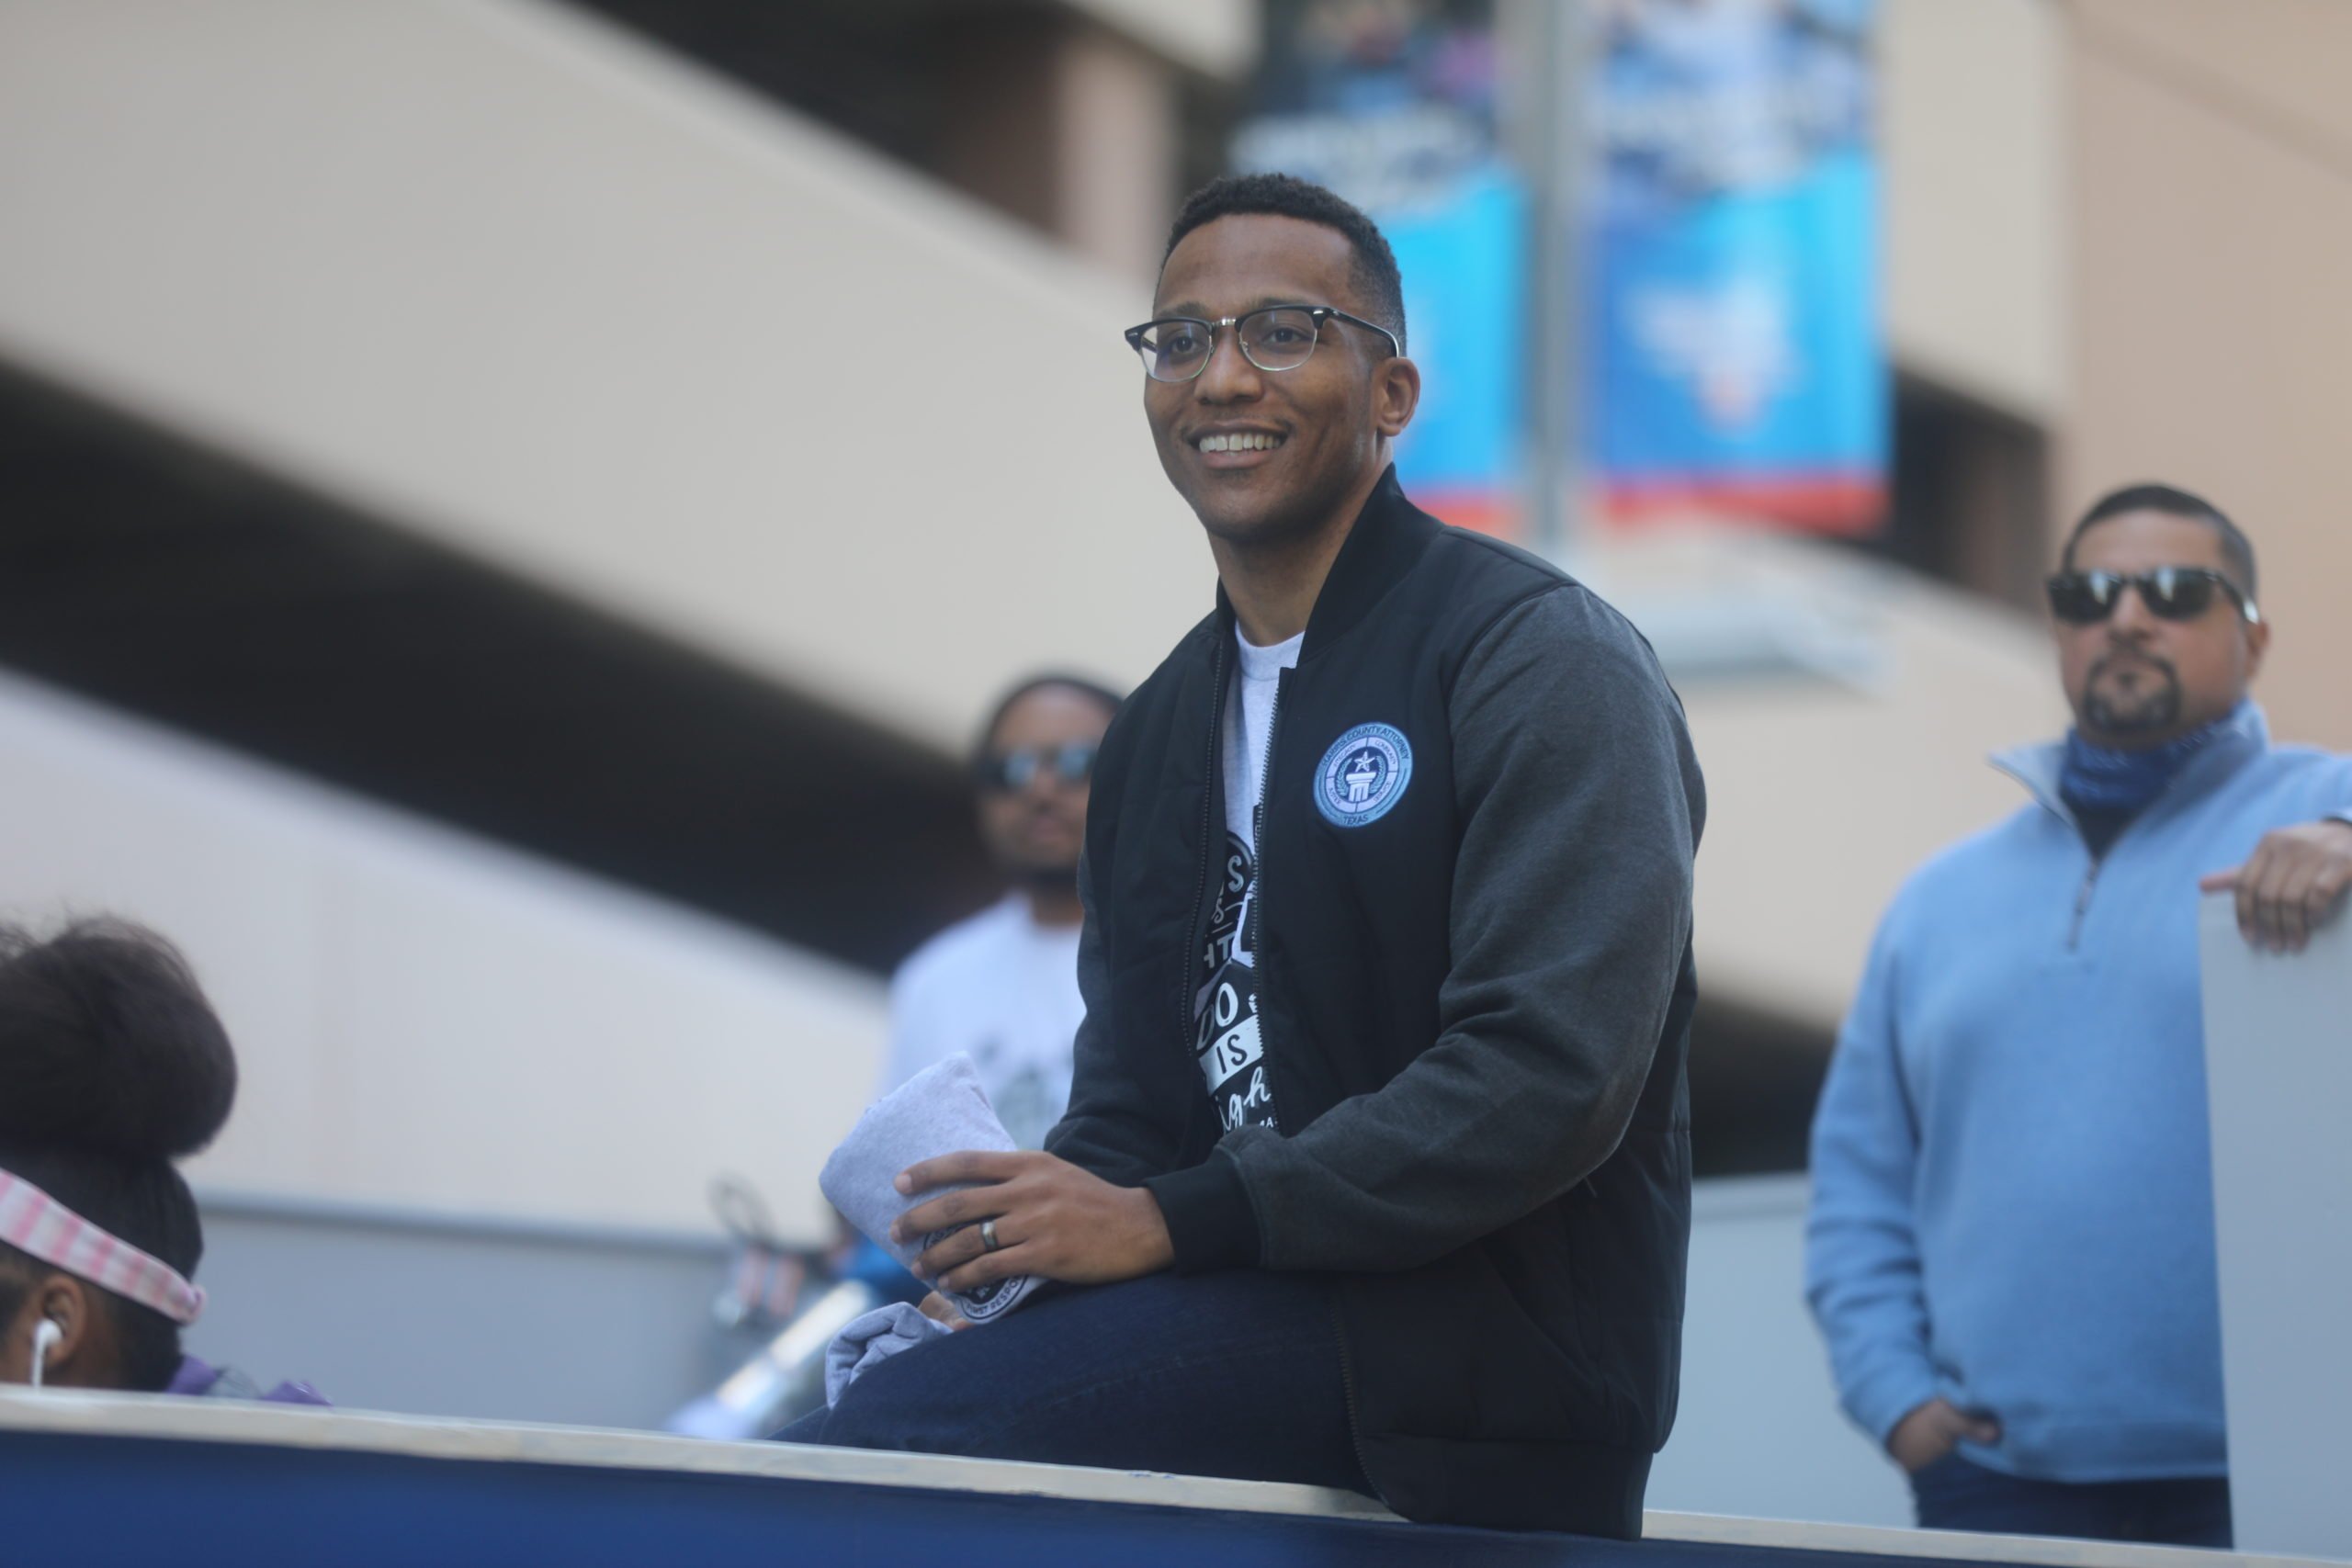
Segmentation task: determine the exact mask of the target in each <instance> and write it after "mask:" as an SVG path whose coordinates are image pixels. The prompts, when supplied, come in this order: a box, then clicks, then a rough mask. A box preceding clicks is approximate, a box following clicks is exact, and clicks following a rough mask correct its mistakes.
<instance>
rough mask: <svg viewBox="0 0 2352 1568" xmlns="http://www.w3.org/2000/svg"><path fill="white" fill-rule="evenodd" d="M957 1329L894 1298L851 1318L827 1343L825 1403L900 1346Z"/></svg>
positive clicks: (829, 1403) (838, 1399) (836, 1399)
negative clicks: (892, 1300) (831, 1340)
mask: <svg viewBox="0 0 2352 1568" xmlns="http://www.w3.org/2000/svg"><path fill="white" fill-rule="evenodd" d="M954 1332H955V1330H954V1329H952V1328H949V1327H948V1326H947V1325H945V1324H944V1323H941V1322H939V1321H937V1320H936V1319H933V1318H928V1317H925V1316H923V1314H922V1308H920V1307H917V1306H915V1305H913V1304H912V1303H908V1302H892V1303H890V1304H889V1305H888V1306H878V1307H876V1308H875V1309H874V1310H873V1311H872V1312H869V1313H867V1314H865V1315H864V1316H863V1317H855V1318H852V1319H851V1320H850V1322H849V1325H848V1326H847V1327H845V1328H843V1329H842V1331H841V1332H840V1333H839V1334H836V1335H834V1336H833V1342H832V1343H831V1344H830V1345H828V1346H826V1347H825V1407H826V1408H827V1409H829V1410H830V1409H831V1408H832V1407H833V1406H834V1405H836V1404H840V1403H841V1402H842V1390H843V1389H845V1388H847V1387H848V1386H849V1385H850V1384H851V1383H852V1382H855V1381H856V1379H857V1376H858V1374H859V1373H861V1372H863V1371H865V1370H866V1369H867V1368H868V1367H872V1366H876V1365H878V1364H879V1363H881V1362H883V1361H887V1360H888V1359H890V1358H891V1357H893V1356H895V1355H897V1354H898V1353H899V1351H901V1350H911V1349H913V1348H915V1347H916V1346H918V1345H920V1344H922V1342H923V1341H924V1340H926V1339H936V1338H938V1337H940V1336H941V1335H943V1334H952V1333H954Z"/></svg>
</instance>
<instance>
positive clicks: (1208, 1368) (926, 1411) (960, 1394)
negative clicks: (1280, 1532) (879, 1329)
mask: <svg viewBox="0 0 2352 1568" xmlns="http://www.w3.org/2000/svg"><path fill="white" fill-rule="evenodd" d="M1331 1309H1332V1303H1331V1298H1330V1292H1329V1288H1328V1287H1327V1286H1326V1285H1324V1284H1323V1283H1322V1282H1321V1281H1319V1280H1313V1279H1308V1278H1303V1277H1300V1276H1296V1275H1283V1274H1272V1273H1264V1272H1261V1271H1259V1270H1256V1269H1234V1270H1231V1271H1228V1272H1225V1273H1217V1274H1199V1275H1190V1276H1177V1275H1170V1274H1156V1275H1151V1276H1148V1277H1147V1278H1144V1279H1141V1280H1128V1281H1126V1282H1125V1283H1124V1284H1118V1285H1103V1286H1096V1287H1092V1288H1090V1289H1072V1290H1061V1291H1055V1292H1049V1293H1047V1294H1045V1295H1042V1296H1039V1297H1036V1298H1035V1299H1033V1300H1031V1301H1030V1302H1028V1303H1025V1304H1024V1305H1023V1306H1022V1307H1021V1308H1020V1310H1018V1311H1017V1312H1014V1313H1012V1314H1009V1315H1008V1316H1006V1317H1004V1318H1002V1319H1000V1320H999V1321H997V1322H995V1323H990V1324H986V1325H979V1326H977V1327H972V1328H967V1329H964V1330H962V1331H960V1332H958V1333H956V1334H950V1335H944V1336H942V1337H939V1338H937V1339H933V1340H932V1341H930V1342H928V1343H926V1344H923V1345H919V1346H917V1347H915V1348H913V1349H911V1350H907V1351H903V1352H901V1353H900V1354H899V1355H897V1356H894V1357H892V1358H891V1359H888V1360H887V1361H884V1362H882V1363H880V1364H879V1365H877V1366H875V1367H873V1368H870V1369H868V1370H867V1371H865V1373H864V1374H863V1375H862V1376H860V1377H859V1378H858V1380H857V1381H856V1382H854V1383H852V1384H850V1386H849V1387H848V1388H847V1389H845V1390H843V1391H842V1399H841V1403H840V1404H837V1405H835V1406H833V1408H832V1409H831V1410H829V1411H828V1410H820V1411H817V1412H815V1413H814V1414H812V1415H809V1416H804V1417H802V1418H801V1419H800V1420H798V1421H796V1422H794V1423H793V1424H792V1425H791V1426H789V1427H786V1428H785V1429H784V1430H783V1431H781V1432H778V1433H777V1434H776V1438H777V1439H778V1440H779V1441H782V1442H787V1443H822V1444H825V1445H827V1446H829V1447H833V1448H853V1449H899V1450H913V1451H917V1452H922V1453H942V1454H967V1455H971V1456H975V1457H978V1458H983V1459H1012V1460H1039V1461H1047V1462H1050V1463H1054V1464H1091V1465H1101V1466H1104V1467H1106V1468H1109V1469H1114V1470H1159V1471H1170V1472H1175V1473H1177V1474H1181V1475H1219V1476H1229V1477H1232V1478H1234V1479H1237V1480H1242V1481H1293V1482H1303V1483H1310V1484H1313V1485H1317V1486H1339V1487H1346V1488H1349V1489H1351V1490H1353V1491H1357V1492H1369V1491H1370V1490H1371V1487H1370V1484H1369V1483H1367V1482H1366V1481H1365V1479H1364V1475H1363V1469H1362V1467H1361V1466H1360V1465H1359V1464H1358V1462H1357V1461H1356V1454H1355V1441H1354V1438H1353V1437H1352V1436H1351V1432H1350V1429H1349V1424H1348V1404H1347V1392H1346V1388H1345V1385H1344V1384H1343V1382H1342V1381H1341V1374H1340V1338H1339V1330H1338V1327H1337V1325H1336V1324H1335V1322H1334V1320H1333V1317H1332V1310H1331Z"/></svg>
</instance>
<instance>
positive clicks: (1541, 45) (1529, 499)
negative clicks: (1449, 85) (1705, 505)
mask: <svg viewBox="0 0 2352 1568" xmlns="http://www.w3.org/2000/svg"><path fill="white" fill-rule="evenodd" d="M1498 6H1499V7H1500V8H1501V12H1502V14H1501V15H1500V16H1498V18H1497V20H1498V23H1500V24H1501V26H1500V28H1498V31H1499V32H1500V35H1501V37H1502V39H1503V40H1504V41H1505V42H1506V44H1507V46H1508V49H1509V53H1510V56H1511V57H1512V58H1515V59H1516V61H1517V62H1518V65H1517V68H1516V70H1515V71H1514V72H1513V73H1512V78H1511V86H1512V96H1513V97H1514V98H1515V99H1516V100H1517V101H1516V103H1515V104H1514V105H1513V106H1512V109H1513V113H1512V120H1513V136H1512V141H1513V142H1514V143H1515V151H1516V152H1517V154H1518V159H1519V164H1520V167H1521V170H1522V171H1523V172H1524V173H1525V175H1526V177H1527V188H1528V213H1527V218H1528V232H1527V265H1528V276H1527V324H1528V336H1527V364H1526V376H1527V382H1526V447H1527V486H1526V498H1525V500H1526V507H1527V521H1528V542H1529V544H1530V546H1531V547H1532V548H1533V549H1535V550H1536V552H1537V553H1539V554H1541V555H1544V556H1545V557H1548V558H1554V559H1557V558H1559V557H1560V556H1561V555H1562V554H1563V553H1564V552H1565V551H1566V548H1567V546H1568V542H1569V540H1570V539H1571V538H1573V537H1574V536H1575V534H1576V532H1577V525H1578V523H1579V521H1580V519H1579V518H1578V516H1577V513H1578V511H1579V505H1578V503H1579V501H1580V498H1581V496H1582V493H1583V488H1584V474H1583V467H1584V446H1583V435H1584V426H1583V417H1582V416H1583V408H1582V403H1583V391H1584V367H1583V361H1582V356H1581V355H1580V353H1579V348H1580V342H1581V338H1582V335H1583V334H1582V316H1583V302H1584V291H1585V281H1584V265H1585V257H1584V243H1583V242H1584V212H1583V201H1584V188H1585V181H1586V178H1587V177H1588V165H1587V163H1586V160H1587V157H1588V155H1589V152H1588V141H1589V138H1588V137H1587V134H1586V117H1587V113H1588V107H1587V101H1586V96H1585V80H1586V73H1585V53H1586V49H1587V40H1588V34H1587V31H1586V25H1587V18H1586V16H1585V7H1584V4H1583V0H1498Z"/></svg>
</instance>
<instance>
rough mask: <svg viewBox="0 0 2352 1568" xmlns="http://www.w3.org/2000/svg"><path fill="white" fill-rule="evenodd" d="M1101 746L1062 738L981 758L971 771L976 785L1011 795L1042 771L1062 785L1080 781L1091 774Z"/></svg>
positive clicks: (1027, 784)
mask: <svg viewBox="0 0 2352 1568" xmlns="http://www.w3.org/2000/svg"><path fill="white" fill-rule="evenodd" d="M1101 750H1103V748H1102V747H1101V745H1099V744H1098V743H1096V742H1095V741H1092V740H1070V741H1065V742H1064V743H1063V744H1061V745H1059V746H1031V747H1027V748H1025V749H1023V750H1018V751H1006V752H1003V753H1001V754H1000V755H997V756H992V757H983V758H981V759H980V761H979V764H978V767H977V768H976V769H975V770H974V771H975V772H976V773H977V774H978V778H979V784H980V787H981V788H982V789H985V790H989V791H991V792H993V793H995V794H998V795H1011V794H1012V793H1013V792H1014V791H1016V790H1023V789H1027V788H1028V787H1029V784H1030V782H1031V781H1032V780H1034V779H1035V778H1036V776H1037V774H1038V773H1040V772H1041V771H1042V772H1049V773H1051V774H1052V775H1053V777H1055V778H1056V779H1057V780H1059V781H1060V782H1061V783H1063V784H1084V783H1085V782H1086V781H1087V780H1088V779H1090V778H1091V777H1093V776H1094V758H1095V754H1096V753H1097V752H1099V751H1101Z"/></svg>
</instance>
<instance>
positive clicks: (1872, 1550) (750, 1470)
mask: <svg viewBox="0 0 2352 1568" xmlns="http://www.w3.org/2000/svg"><path fill="white" fill-rule="evenodd" d="M39 1433H50V1434H55V1435H57V1436H60V1437H73V1438H112V1439H123V1440H129V1441H134V1442H138V1441H153V1440H158V1439H160V1440H164V1441H168V1442H180V1443H190V1444H205V1445H220V1446H234V1447H240V1448H246V1449H252V1448H262V1449H278V1450H289V1451H313V1452H314V1451H318V1450H328V1451H334V1452H339V1453H345V1454H363V1455H377V1456H383V1457H387V1458H397V1459H406V1460H424V1461H458V1462H463V1463H468V1464H489V1465H499V1464H517V1465H529V1466H555V1467H562V1468H568V1469H584V1470H592V1471H594V1470H606V1471H630V1472H659V1473H667V1474H670V1475H673V1476H679V1477H738V1478H745V1479H766V1480H775V1481H786V1482H801V1483H821V1484H827V1485H832V1486H851V1487H875V1488H890V1489H894V1490H897V1491H899V1492H904V1491H907V1490H914V1491H919V1492H924V1493H929V1494H933V1495H934V1496H936V1495H949V1496H952V1495H964V1496H967V1497H971V1498H973V1499H976V1500H978V1499H1012V1498H1032V1499H1037V1500H1040V1501H1041V1502H1046V1503H1057V1504H1076V1505H1091V1506H1094V1507H1095V1509H1097V1510H1099V1508H1100V1506H1102V1505H1123V1506H1132V1507H1144V1508H1151V1509H1170V1508H1172V1509H1181V1510H1187V1511H1190V1512H1193V1513H1198V1514H1210V1515H1225V1516H1233V1515H1255V1516H1273V1517H1283V1518H1286V1519H1290V1520H1296V1521H1315V1520H1321V1521H1326V1522H1329V1523H1330V1524H1333V1525H1348V1526H1357V1527H1360V1526H1363V1525H1367V1524H1371V1525H1381V1524H1393V1525H1397V1526H1399V1527H1400V1528H1401V1533H1403V1534H1406V1535H1410V1536H1415V1537H1420V1536H1424V1535H1426V1536H1428V1537H1430V1544H1431V1545H1436V1544H1437V1543H1438V1539H1439V1538H1443V1539H1444V1540H1446V1541H1447V1542H1448V1543H1449V1544H1450V1545H1451V1546H1452V1547H1453V1548H1456V1549H1459V1548H1461V1547H1463V1546H1464V1545H1466V1544H1467V1543H1469V1542H1473V1541H1477V1540H1487V1541H1490V1542H1492V1543H1494V1544H1495V1549H1496V1551H1497V1552H1498V1553H1499V1554H1500V1556H1498V1558H1497V1560H1498V1561H1500V1560H1502V1558H1509V1559H1510V1560H1511V1561H1521V1560H1527V1561H1534V1560H1536V1559H1535V1558H1532V1557H1530V1556H1528V1553H1527V1551H1523V1550H1521V1548H1526V1549H1535V1548H1538V1547H1539V1546H1540V1544H1541V1543H1542V1542H1545V1541H1551V1542H1557V1543H1560V1544H1561V1545H1563V1546H1566V1545H1567V1544H1568V1543H1570V1542H1576V1543H1577V1544H1576V1545H1575V1546H1574V1549H1573V1554H1574V1555H1575V1556H1576V1557H1577V1559H1578V1560H1581V1561H1592V1562H1598V1561H1600V1560H1601V1559H1602V1558H1605V1557H1610V1556H1614V1555H1616V1554H1618V1553H1623V1552H1628V1551H1632V1552H1638V1553H1650V1552H1651V1551H1652V1549H1660V1550H1661V1551H1662V1554H1663V1555H1666V1556H1670V1557H1674V1558H1676V1559H1678V1560H1679V1561H1691V1562H1697V1561H1705V1562H1733V1561H1736V1560H1740V1559H1750V1558H1754V1559H1758V1560H1760V1558H1761V1556H1762V1555H1763V1554H1780V1555H1788V1554H1794V1555H1798V1556H1802V1557H1804V1558H1807V1559H1816V1560H1817V1559H1824V1558H1835V1559H1840V1560H1844V1561H1848V1562H1850V1561H1852V1560H1854V1559H1859V1558H1880V1559H1899V1560H1903V1561H1905V1562H1922V1561H1925V1562H1971V1563H1974V1562H1987V1563H2016V1564H2033V1565H2037V1568H2274V1565H2275V1568H2301V1565H2303V1564H2307V1563H2308V1564H2313V1565H2314V1568H2316V1563H2317V1560H2315V1559H2302V1558H2287V1557H2263V1556H2254V1555H2250V1554H2244V1553H2236V1552H2220V1551H2182V1550H2177V1549H2172V1548H2164V1547H2130V1546H2117V1545H2111V1544H2109V1543H2105V1542H2097V1541H2073V1540H2050V1539H2042V1538H2028V1537H2018V1536H1990V1535H1961V1534H1953V1533H1948V1532H1943V1531H1934V1530H1901V1529H1871V1528H1866V1527H1861V1526H1852V1525H1819V1524H1806V1523H1802V1522H1797V1521H1790V1520H1777V1519H1752V1518H1730V1517H1717V1516H1713V1515H1705V1514H1672V1513H1658V1512H1653V1513H1651V1514H1650V1515H1649V1516H1648V1517H1647V1520H1646V1522H1645V1540H1644V1541H1643V1542H1641V1543H1639V1544H1638V1545H1634V1546H1627V1545H1624V1544H1623V1543H1614V1542H1607V1543H1604V1542H1597V1541H1596V1542H1589V1543H1586V1542H1581V1541H1580V1540H1578V1538H1569V1537H1525V1536H1516V1537H1515V1536H1505V1535H1501V1534H1498V1533H1496V1532H1488V1531H1463V1530H1453V1529H1444V1528H1443V1527H1436V1526H1429V1527H1421V1526H1410V1527H1407V1526H1404V1525H1403V1522H1402V1521H1401V1520H1398V1519H1397V1517H1396V1516H1395V1515H1394V1514H1392V1513H1390V1512H1389V1511H1388V1510H1387V1509H1385V1508H1384V1507H1382V1506H1380V1505H1379V1504H1378V1503H1376V1502H1374V1501H1372V1500H1371V1499H1369V1498H1365V1497H1361V1496H1358V1495H1355V1494H1353V1493H1350V1492H1339V1491H1331V1490H1329V1489H1326V1488H1323V1487H1317V1486H1293V1485H1279V1484H1269V1483H1258V1482H1246V1481H1222V1480H1213V1479H1205V1478H1202V1477H1196V1476H1180V1475H1163V1474H1157V1473H1153V1472H1127V1471H1113V1470H1092V1469H1086V1468H1083V1467H1080V1466H1073V1465H1055V1464H1018V1463H1009V1462H1004V1461H993V1460H973V1459H957V1458H951V1457H946V1456H940V1455H931V1454H889V1453H873V1452H866V1451H863V1450H845V1449H815V1448H795V1447H787V1446H785V1445H782V1444H775V1443H718V1442H704V1441H699V1440H696V1439H693V1438H673V1437H664V1436H660V1435H655V1434H649V1433H643V1432H624V1431H613V1430H601V1429H596V1428H592V1427H551V1426H529V1425H519V1424H506V1423H493V1422H481V1421H450V1420H438V1419H429V1418H424V1417H418V1416H382V1415H371V1414H365V1413H357V1412H348V1411H317V1410H305V1409H296V1408H279V1407H273V1406H269V1405H262V1404H234V1403H228V1402H212V1401H204V1400H188V1399H165V1398H156V1397H150V1396H142V1395H134V1394H110V1393H81V1392H44V1393H34V1392H32V1391H29V1390H11V1391H7V1392H5V1393H0V1450H6V1448H7V1447H10V1446H12V1445H10V1444H9V1442H8V1438H10V1437H11V1436H13V1435H24V1436H30V1435H33V1434H39ZM19 1451H20V1452H21V1451H22V1450H19ZM128 1502H129V1499H126V1504H128ZM993 1517H1001V1514H998V1515H995V1516H993ZM1268 1522H1269V1524H1270V1525H1271V1523H1272V1520H1271V1519H1269V1521H1268ZM1509 1542H1517V1543H1519V1544H1518V1546H1517V1547H1514V1548H1511V1549H1510V1550H1508V1551H1507V1550H1505V1545H1504V1543H1509ZM1709 1548H1713V1549H1716V1550H1713V1551H1707V1550H1704V1549H1709ZM1691 1549H1701V1550H1700V1552H1699V1555H1698V1556H1696V1557H1693V1556H1692V1554H1691ZM254 1560H255V1561H260V1560H261V1559H260V1558H259V1557H256V1558H255V1559H254ZM1454 1560H1457V1561H1458V1560H1461V1559H1458V1558H1456V1559H1454ZM1544 1560H1546V1561H1548V1560H1550V1558H1549V1554H1548V1551H1546V1553H1545V1555H1544ZM1563 1560H1565V1559H1563Z"/></svg>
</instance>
